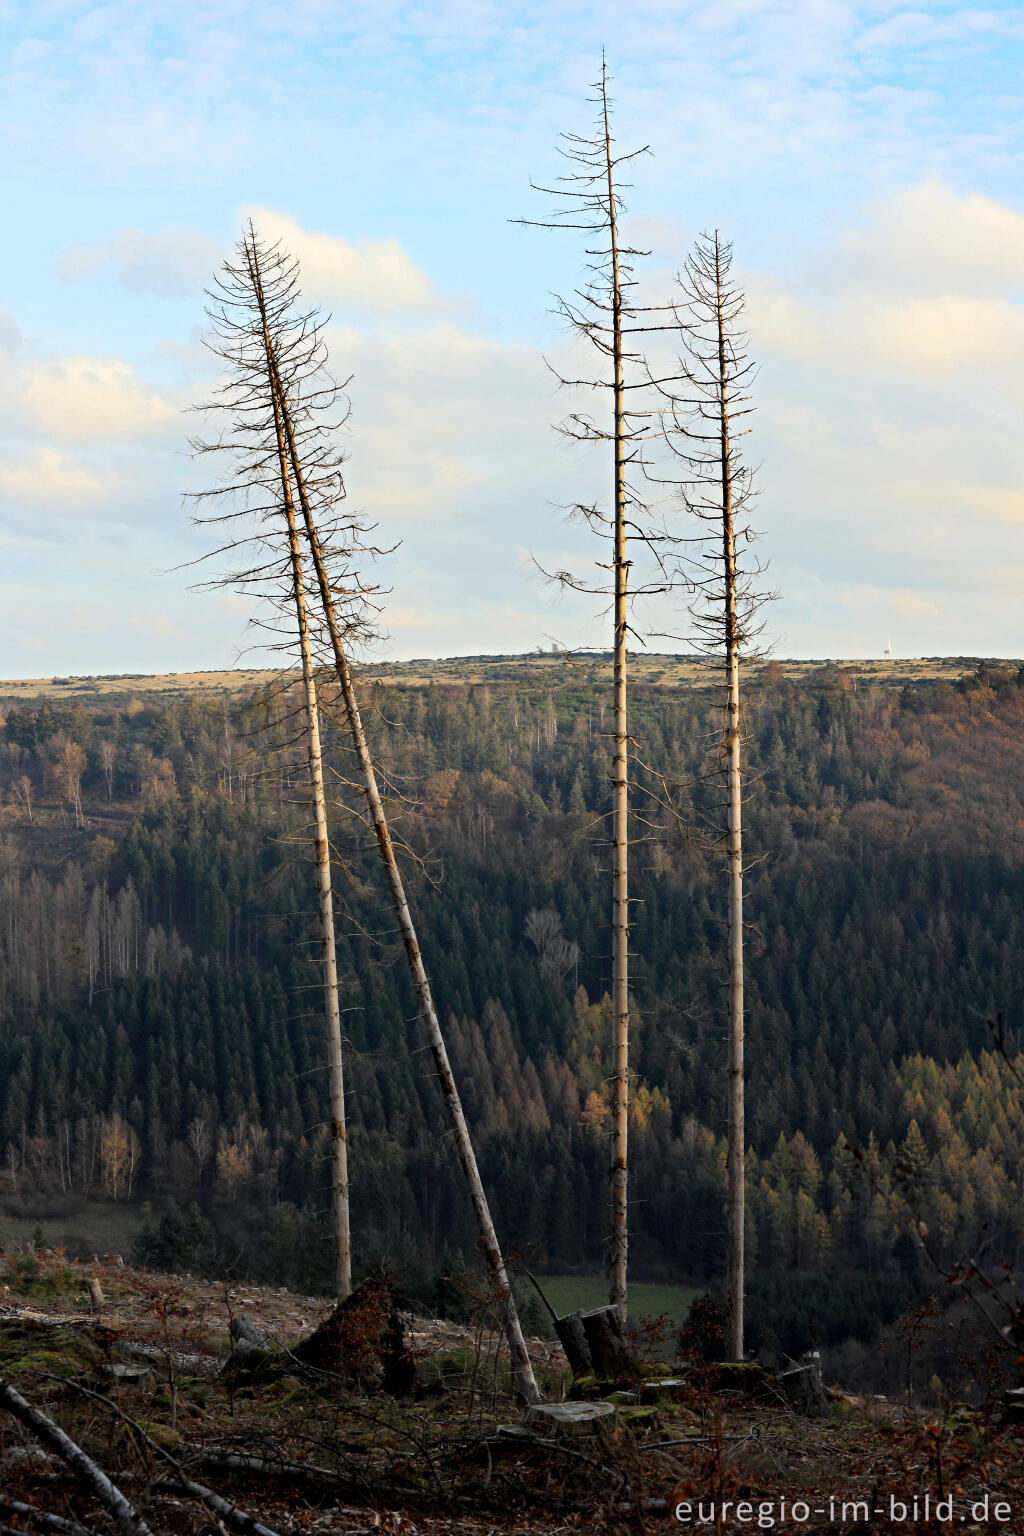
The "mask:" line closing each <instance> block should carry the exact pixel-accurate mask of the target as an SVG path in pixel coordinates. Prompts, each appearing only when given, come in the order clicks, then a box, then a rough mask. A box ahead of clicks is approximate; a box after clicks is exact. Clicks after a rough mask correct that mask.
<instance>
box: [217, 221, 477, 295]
mask: <svg viewBox="0 0 1024 1536" xmlns="http://www.w3.org/2000/svg"><path fill="white" fill-rule="evenodd" d="M242 217H243V219H245V220H248V219H250V218H251V219H252V221H253V224H254V225H255V227H256V230H257V232H258V233H259V234H260V235H262V236H263V238H264V239H265V240H270V241H277V240H280V241H281V242H282V244H283V245H284V247H285V249H286V250H287V251H288V252H289V253H290V254H291V255H292V256H295V257H297V258H298V261H299V265H300V267H301V272H302V277H301V281H302V288H303V292H304V293H306V294H308V295H310V296H311V297H315V298H318V299H324V300H326V301H327V303H329V304H336V305H338V306H339V307H341V308H344V309H348V308H352V309H361V310H374V311H376V312H378V313H383V314H393V313H396V312H399V311H404V312H407V313H413V314H423V315H438V314H446V313H452V312H454V311H457V310H460V309H464V308H465V307H466V306H465V304H463V303H461V302H459V301H456V300H453V299H450V298H446V297H445V296H444V295H443V294H440V293H438V292H437V290H436V288H435V287H434V285H433V283H432V282H431V281H430V278H429V277H428V276H427V274H426V273H425V272H424V271H423V270H422V268H420V267H418V266H417V265H416V263H415V262H414V261H413V260H412V258H411V257H410V256H409V255H407V253H406V252H405V251H404V250H403V249H402V247H401V245H400V244H399V242H398V241H397V240H362V241H360V242H359V243H358V244H355V245H353V244H352V243H351V242H350V241H348V240H345V239H343V238H342V237H341V236H340V235H326V234H321V233H319V232H317V231H315V230H308V229H303V227H302V226H301V225H300V224H298V223H297V222H296V221H295V219H293V218H290V217H289V216H288V214H286V213H278V212H276V211H275V210H273V209H271V208H257V207H247V208H243V209H242Z"/></svg>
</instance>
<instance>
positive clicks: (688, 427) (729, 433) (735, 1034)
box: [655, 230, 771, 1359]
mask: <svg viewBox="0 0 1024 1536" xmlns="http://www.w3.org/2000/svg"><path fill="white" fill-rule="evenodd" d="M731 268H732V247H731V245H729V244H728V243H727V242H726V241H724V240H723V239H722V238H721V236H720V235H719V233H718V231H717V230H715V232H714V233H713V234H711V235H702V236H701V237H700V239H699V240H698V241H697V242H696V244H695V246H694V248H693V251H692V252H691V253H690V255H689V256H688V257H687V260H686V264H685V266H684V268H683V271H682V273H681V274H680V276H679V279H678V281H679V287H680V295H679V301H678V314H677V320H678V329H679V335H680V339H681V342H682V356H681V358H680V360H679V365H678V379H677V380H676V381H675V382H672V383H669V382H666V381H665V380H664V379H661V380H657V381H655V383H656V387H657V389H658V391H659V394H660V395H661V398H662V402H663V409H662V413H661V420H662V426H663V431H664V442H665V444H666V446H667V448H668V450H669V452H670V454H671V455H672V457H673V458H674V461H675V465H676V472H675V476H674V480H675V483H676V485H677V488H678V490H679V493H680V495H681V497H682V500H683V502H684V504H685V507H686V509H687V510H688V512H689V513H690V514H691V515H692V516H693V517H695V518H696V519H697V520H698V522H700V523H703V524H704V525H705V528H706V532H705V533H703V534H701V535H699V536H698V537H697V539H696V540H693V541H690V542H689V544H688V547H687V549H686V552H685V553H677V556H676V558H677V559H681V560H683V561H685V565H686V572H687V576H688V578H689V582H690V584H691V587H692V590H693V593H694V597H693V601H692V603H691V607H690V613H691V617H692V620H693V625H694V629H695V632H696V637H697V646H698V649H699V651H700V653H701V654H702V656H703V657H704V659H705V660H706V661H707V662H708V663H709V664H710V665H711V666H713V667H715V668H716V669H718V670H719V672H720V674H721V676H722V687H723V691H724V719H723V724H722V731H721V735H720V738H719V747H718V763H719V766H720V768H721V771H722V773H723V775H724V778H725V784H726V804H725V812H726V818H725V821H726V824H725V853H726V863H727V871H728V930H727V931H728V962H727V996H728V1169H727V1219H726V1229H727V1230H726V1283H727V1288H728V1306H729V1321H728V1328H727V1338H726V1342H727V1345H728V1348H729V1352H730V1354H731V1356H732V1357H733V1358H734V1359H741V1358H742V1356H743V1331H744V1329H743V1293H744V1281H745V1268H746V1266H745V1258H744V1213H745V1195H744V1155H745V1146H744V1138H745V1131H744V1063H743V1048H744V1022H743V980H744V963H743V875H744V868H743V790H744V777H743V741H744V737H743V717H742V712H741V703H740V674H741V670H742V667H743V664H744V663H745V662H749V661H750V660H751V659H753V658H754V657H755V656H757V655H759V654H760V653H759V651H758V648H757V641H758V638H759V636H760V635H761V633H762V632H763V629H764V625H763V623H762V622H761V621H760V619H759V613H760V610H761V608H762V606H763V604H764V603H765V602H766V601H768V600H769V598H770V596H771V594H770V593H767V592H765V591H762V590H759V587H758V582H759V578H760V577H761V575H762V573H763V571H764V569H765V567H764V565H762V564H761V562H760V561H758V560H757V558H756V557H751V556H750V555H749V553H748V551H749V549H750V546H751V543H752V541H753V540H754V539H755V538H756V534H755V533H754V530H753V528H752V527H751V525H750V521H749V515H750V508H751V502H752V500H753V496H754V494H755V493H754V487H753V477H752V469H751V466H750V465H749V464H748V463H747V462H746V461H745V459H744V456H743V452H742V439H743V438H744V437H746V435H747V432H748V430H749V429H748V428H747V427H746V425H745V420H746V418H747V417H748V416H749V415H750V414H751V412H752V411H753V404H752V400H751V395H750V385H751V382H752V379H753V375H754V371H755V366H754V363H753V362H752V361H751V359H750V357H749V354H748V353H747V350H746V335H745V333H744V332H743V331H742V329H741V326H740V321H741V317H742V314H743V308H744V295H743V292H742V290H741V289H740V288H739V286H738V285H737V284H736V283H735V281H734V280H733V278H732V276H731Z"/></svg>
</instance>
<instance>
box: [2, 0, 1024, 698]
mask: <svg viewBox="0 0 1024 1536" xmlns="http://www.w3.org/2000/svg"><path fill="white" fill-rule="evenodd" d="M0 42H2V64H0V152H2V154H0V163H2V164H3V167H4V171H3V196H4V211H5V228H6V239H5V241H4V244H3V249H2V254H0V676H8V677H17V676H39V675H45V674H50V673H61V674H65V673H90V672H117V671H128V670H131V671H156V670H171V669H179V668H192V667H218V666H230V665H232V664H233V663H234V662H235V660H236V657H237V655H238V652H239V648H240V647H241V646H244V645H245V643H246V630H245V622H246V618H247V615H248V611H249V610H248V608H247V606H246V604H245V602H243V600H241V599H239V598H235V597H232V596H230V595H225V594H221V595H217V594H212V593H209V592H195V591H190V590H189V581H190V579H191V578H190V577H189V576H188V574H187V573H186V574H182V573H180V572H179V573H174V570H173V568H175V567H177V566H179V565H180V564H181V563H182V562H184V561H187V560H189V559H191V558H194V557H195V556H196V555H198V554H200V553H201V552H202V551H203V549H204V548H206V547H208V544H209V538H208V535H206V534H204V533H203V532H202V531H200V530H196V529H194V528H193V527H191V526H190V523H189V520H188V515H187V512H186V511H184V510H183V507H182V501H181V495H182V492H183V491H184V490H187V489H189V488H195V487H196V486H197V485H198V484H200V483H201V481H200V479H199V478H198V470H197V468H196V467H195V466H194V465H193V464H192V463H191V462H190V460H189V457H188V452H187V443H186V438H187V435H188V432H189V430H190V426H191V423H190V422H189V419H188V417H187V415H186V414H184V408H185V407H186V406H187V405H188V404H189V402H190V401H192V400H194V399H195V398H197V397H198V396H199V395H201V394H202V393H203V390H204V388H205V387H206V386H208V384H209V383H210V381H211V368H210V363H209V360H208V359H207V358H206V357H205V355H204V353H203V351H202V349H201V347H200V346H199V338H200V335H201V332H202V304H203V300H202V288H203V285H204V283H205V282H206V281H207V280H208V277H209V274H210V273H211V272H212V270H213V269H214V268H215V266H216V264H217V263H218V261H219V260H220V259H221V257H222V255H223V253H224V251H225V250H226V248H227V247H228V245H229V244H230V242H231V241H232V240H233V239H234V238H235V236H236V235H237V232H238V229H239V224H240V220H241V217H242V215H243V212H244V211H249V210H258V212H257V215H256V216H257V219H258V222H259V223H260V224H261V225H262V227H263V228H265V229H266V230H267V232H268V233H272V234H280V235H282V236H283V237H284V238H285V239H286V241H287V242H288V243H290V244H291V245H292V246H293V248H294V249H295V250H296V252H297V254H298V255H299V256H300V258H301V259H302V261H303V266H304V270H305V273H306V287H307V290H308V292H309V293H310V296H311V297H314V298H317V299H319V300H321V301H322V302H324V303H325V304H326V305H327V306H328V307H329V309H330V310H331V312H332V313H333V316H334V322H333V327H332V336H331V341H332V354H333V358H334V363H335V367H336V368H337V370H338V371H339V372H343V373H348V372H352V373H353V374H354V380H353V384H352V405H353V415H352V424H351V442H350V446H351V461H350V472H349V477H348V484H349V494H350V497H351V499H352V501H353V502H354V503H355V504H356V505H357V506H359V507H360V508H363V509H364V510H365V511H366V512H367V513H368V514H369V515H371V516H373V517H376V518H377V519H379V521H380V524H381V527H382V530H383V533H384V535H386V539H387V541H389V542H390V541H392V540H395V539H400V540H401V541H402V543H401V548H400V550H399V551H398V553H397V554H396V555H395V556H394V557H393V558H392V559H391V560H389V561H388V562H387V563H386V565H385V567H384V570H383V571H382V573H381V574H382V576H383V577H384V579H385V580H386V581H387V582H388V583H389V584H390V585H391V587H392V589H393V590H392V596H391V599H390V602H389V609H388V613H387V619H388V623H389V628H390V631H391V640H390V642H389V653H390V654H392V655H395V656H400V657H401V656H422V655H454V654H460V653H476V652H486V651H508V650H528V649H531V648H532V647H534V646H536V645H538V644H548V643H550V642H551V641H552V640H557V641H559V642H561V643H565V644H578V643H584V644H604V643H605V641H606V629H607V625H606V622H605V620H604V619H603V618H602V616H601V614H600V605H599V604H596V605H595V604H593V603H587V602H586V601H584V600H564V599H563V600H560V601H555V600H554V599H553V598H552V595H551V593H550V591H549V590H548V589H547V588H546V587H545V585H544V583H543V581H542V580H541V578H540V577H539V576H538V575H537V574H536V572H535V570H534V569H533V567H532V566H531V561H530V555H531V552H532V553H533V554H536V555H537V556H538V558H540V559H541V560H542V561H544V562H545V563H548V564H552V565H556V564H564V563H567V562H572V563H574V564H576V565H580V564H581V563H585V562H586V561H587V560H588V559H590V558H592V556H593V553H594V552H593V550H592V549H591V547H590V545H589V544H588V541H587V538H586V535H585V534H584V533H583V532H581V531H580V530H578V529H575V528H570V527H567V526H566V524H565V523H564V521H563V520H562V519H561V517H560V516H559V514H558V512H557V510H556V508H557V506H558V505H561V504H564V503H566V502H570V501H573V500H577V499H581V498H585V497H588V496H590V495H593V494H597V493H599V492H600V490H601V488H602V487H603V485H604V483H605V481H606V479H607V475H606V473H605V471H604V466H603V464H601V463H598V462H595V461H594V458H593V456H592V455H590V456H588V455H580V454H574V453H573V452H571V451H570V450H568V449H567V448H566V447H565V446H564V445H563V444H562V442H561V441H560V440H559V439H558V438H557V437H556V435H555V433H554V432H553V431H552V426H551V424H552V423H553V422H554V421H556V420H557V419H558V418H559V416H560V415H561V414H562V413H563V412H564V409H565V401H564V400H560V399H559V397H558V396H557V394H556V392H555V391H554V390H553V389H552V386H551V380H550V376H549V374H548V373H547V371H546V369H545V366H544V362H543V356H544V354H547V355H549V356H554V357H558V356H559V355H560V352H561V350H562V349H564V347H565V338H564V337H563V335H562V334H561V332H560V330H559V328H558V326H557V324H556V322H555V320H554V319H553V317H552V314H551V308H550V305H551V300H550V295H551V293H552V292H553V291H558V290H567V289H569V288H570V287H571V286H572V285H573V283H574V282H575V280H576V278H577V275H578V271H579V266H580V251H579V248H578V246H577V244H576V243H575V241H574V239H573V237H572V236H569V235H562V236H553V235H549V234H546V233H544V232H541V231H529V230H523V229H520V228H517V227H515V226H514V225H512V224H510V223H509V222H508V221H509V219H511V218H513V217H515V216H516V215H519V214H527V215H531V216H532V215H536V214H537V213H538V212H539V210H540V206H541V205H540V203H539V200H538V199H536V198H535V197H534V196H533V195H532V194H531V193H530V191H529V187H528V183H529V180H530V178H531V177H533V178H535V179H540V180H543V179H545V178H547V177H549V176H550V175H551V174H552V173H553V172H554V171H555V169H556V161H555V154H554V142H555V138H556V136H557V134H558V133H559V132H561V131H563V130H567V129H568V130H573V131H586V128H587V126H588V124H589V120H590V113H591V110H592V109H591V108H590V107H589V106H588V105H587V101H586V97H587V95H588V90H587V87H588V83H589V82H590V81H592V80H593V78H594V76H595V71H596V68H597V65H598V60H599V56H600V50H601V47H602V46H604V47H605V48H606V49H607V52H608V58H609V64H610V67H611V69H612V72H613V75H614V77H615V82H614V92H615V95H616V98H617V108H616V110H617V126H618V132H619V136H620V142H621V143H622V145H623V146H626V145H632V144H644V143H649V144H650V145H651V148H652V150H653V154H652V156H651V157H650V158H649V159H645V160H644V161H642V162H640V163H639V164H638V167H637V173H636V177H635V182H636V185H635V186H634V188H633V189H632V191H631V192H630V194H629V198H628V201H629V206H630V211H631V217H632V218H633V220H634V224H633V228H634V231H635V234H636V237H637V239H638V241H639V242H641V243H644V244H649V245H650V246H651V247H652V248H653V250H654V253H655V254H654V258H653V260H652V262H651V264H650V267H651V278H650V280H651V283H652V286H653V287H654V288H657V287H658V285H659V283H661V282H665V283H667V281H668V279H669V277H670V275H671V272H672V270H673V269H674V268H675V267H677V266H678V265H679V263H680V262H681V260H682V258H683V256H684V254H685V251H686V249H687V247H688V245H689V244H690V242H691V240H692V238H693V236H694V235H695V234H696V233H697V232H698V231H699V230H700V229H702V228H706V227H711V226H715V225H717V226H720V227H721V228H722V229H723V230H724V231H725V232H727V233H728V235H729V236H730V237H731V238H732V240H733V242H734V245H735V250H736V263H737V270H738V272H739V273H740V275H741V276H742V278H743V279H744V281H745V283H746V285H747V288H748V294H749V310H748V314H749V326H750V333H751V344H752V350H753V352H754V354H755V356H756V357H757V359H758V361H759V364H760V373H759V377H758V382H757V385H756V398H757V405H758V416H757V419H756V426H755V432H754V436H753V438H752V440H751V451H752V452H753V454H754V456H755V458H756V459H757V461H758V462H759V463H760V465H761V470H760V485H761V499H760V503H759V508H758V522H759V523H760V524H761V526H762V528H763V530H764V544H763V546H762V547H763V550H764V552H765V553H766V554H767V555H768V556H769V557H770V559H771V561H772V582H773V585H774V586H775V587H776V588H777V589H778V591H779V593H780V600H779V602H778V603H777V604H776V605H775V606H774V607H773V609H772V612H771V620H770V625H771V630H772V632H773V634H774V636H775V637H776V640H777V646H778V650H779V653H780V654H782V655H812V656H827V655H838V656H870V655H877V654H879V653H880V651H881V650H882V648H883V647H884V645H885V643H886V639H887V637H888V636H889V635H890V634H891V635H892V639H893V644H894V648H895V649H896V651H897V653H898V654H903V655H910V654H914V655H921V654H928V655H930V654H940V653H941V654H957V653H969V654H993V655H995V654H1003V655H1009V654H1013V655H1016V654H1018V653H1019V652H1021V651H1022V650H1024V637H1022V633H1021V624H1020V620H1019V613H1020V611H1021V604H1020V600H1019V593H1020V591H1021V589H1022V586H1024V489H1022V470H1024V434H1022V433H1021V431H1020V425H1019V423H1020V415H1021V405H1022V403H1024V311H1022V308H1021V299H1022V293H1024V179H1022V175H1021V171H1022V156H1024V69H1022V65H1024V9H1021V8H1020V7H1014V6H998V5H995V6H987V7H985V8H971V7H969V6H954V5H948V6H947V5H927V6H922V7H919V8H916V9H910V8H907V7H901V6H898V5H892V4H886V3H881V0H879V3H865V4H844V3H825V0H818V3H799V0H796V3H788V4H778V3H770V0H764V3H759V0H711V3H689V4H688V3H674V4H652V3H648V4H640V5H636V4H633V5H630V6H628V7H623V6H621V5H617V6H612V5H609V4H606V3H603V0H599V3H588V4H571V5H570V4H558V3H555V4H552V5H548V6H542V5H536V6H534V5H509V4H501V3H494V4H489V3H469V0H452V3H450V4H432V3H429V0H424V3H422V4H419V5H411V4H402V3H395V4H392V5H388V4H375V3H370V4H364V5H358V4H338V3H335V0H307V3H299V4H294V3H293V4H289V5H286V6H280V5H270V4H261V3H258V0H255V3H254V0H247V3H246V4H244V5H243V4H241V3H238V4H229V3H220V0H212V3H209V4H205V5H201V6H200V5H191V4H188V3H184V4H183V3H178V4H166V3H163V0H151V3H149V0H139V3H118V0H115V3H112V4H107V5H85V4H78V3H75V0H54V3H51V4H44V3H37V4H28V5H18V4H6V5H5V4H4V3H3V0H0ZM673 622H674V624H675V625H676V626H677V627H679V628H681V629H685V621H684V620H682V619H677V620H675V621H673Z"/></svg>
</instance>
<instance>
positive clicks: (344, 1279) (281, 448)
mask: <svg viewBox="0 0 1024 1536" xmlns="http://www.w3.org/2000/svg"><path fill="white" fill-rule="evenodd" d="M253 282H254V285H255V287H256V292H257V295H258V298H259V303H260V311H261V317H262V319H263V345H264V348H265V350H266V356H267V373H268V380H269V383H270V389H271V394H272V396H273V403H274V429H275V432H276V436H277V451H278V459H279V462H280V470H281V489H282V494H283V502H284V514H285V518H286V521H287V524H288V552H289V556H290V559H291V568H292V582H293V596H294V601H295V616H296V621H297V624H298V631H299V650H300V653H301V656H302V682H303V688H304V690H305V695H306V721H307V729H306V752H307V758H308V762H309V780H310V786H311V789H312V798H313V817H314V823H315V828H316V832H315V845H316V870H317V893H318V897H319V913H320V957H321V964H322V967H323V977H324V1008H325V1013H326V1018H327V1062H328V1087H329V1095H330V1105H331V1207H332V1211H333V1215H334V1234H335V1244H336V1266H335V1285H336V1288H337V1292H338V1300H339V1301H344V1300H345V1297H346V1296H348V1295H349V1293H350V1292H351V1290H352V1238H351V1229H350V1224H349V1199H348V1137H347V1134H346V1127H345V1082H344V1073H343V1068H342V1054H341V1009H340V1006H339V1001H338V959H337V954H336V951H335V943H334V900H333V896H332V892H331V846H330V841H329V838H328V834H327V810H326V805H325V802H324V774H323V758H322V754H321V750H320V712H319V709H318V707H317V697H316V679H315V677H314V675H313V659H312V651H311V647H310V639H309V620H308V615H307V612H306V592H305V582H304V579H303V570H302V554H301V551H300V549H299V536H298V531H297V529H296V525H295V506H294V500H293V497H292V483H291V475H290V473H289V464H288V455H287V451H286V447H285V432H284V423H283V419H282V412H281V404H280V400H279V396H278V389H277V370H276V360H275V357H274V348H273V344H272V342H271V338H270V330H269V328H268V326H267V319H266V314H265V311H264V308H263V288H262V284H261V282H260V274H259V272H258V270H256V268H255V266H254V267H253Z"/></svg>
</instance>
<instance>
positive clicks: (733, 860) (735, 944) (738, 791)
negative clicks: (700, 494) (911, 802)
mask: <svg viewBox="0 0 1024 1536" xmlns="http://www.w3.org/2000/svg"><path fill="white" fill-rule="evenodd" d="M715 264H716V276H717V279H718V285H717V293H718V369H719V412H720V415H719V423H720V432H721V464H722V563H723V568H724V571H725V664H726V705H725V741H724V746H725V751H726V758H727V762H726V777H727V784H728V802H729V808H728V823H727V843H726V853H727V857H728V871H729V920H728V934H729V992H728V996H729V1065H728V1079H729V1128H728V1140H729V1161H728V1195H727V1200H728V1218H727V1239H726V1284H727V1287H728V1292H729V1322H728V1333H727V1339H726V1342H727V1345H728V1348H729V1353H730V1355H731V1357H732V1358H733V1359H734V1360H741V1359H742V1358H743V1290H744V1281H745V1262H744V1251H743V1246H744V1217H745V1189H744V1156H745V1148H744V1142H745V1129H744V1123H743V1121H744V1095H743V822H742V816H743V805H742V788H743V783H742V775H741V764H740V741H741V732H740V669H739V632H738V625H737V617H736V543H735V536H734V532H733V507H732V460H731V450H730V444H729V399H728V374H727V358H726V346H725V328H724V324H723V316H722V285H721V271H720V266H719V261H718V248H717V237H716V250H715Z"/></svg>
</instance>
